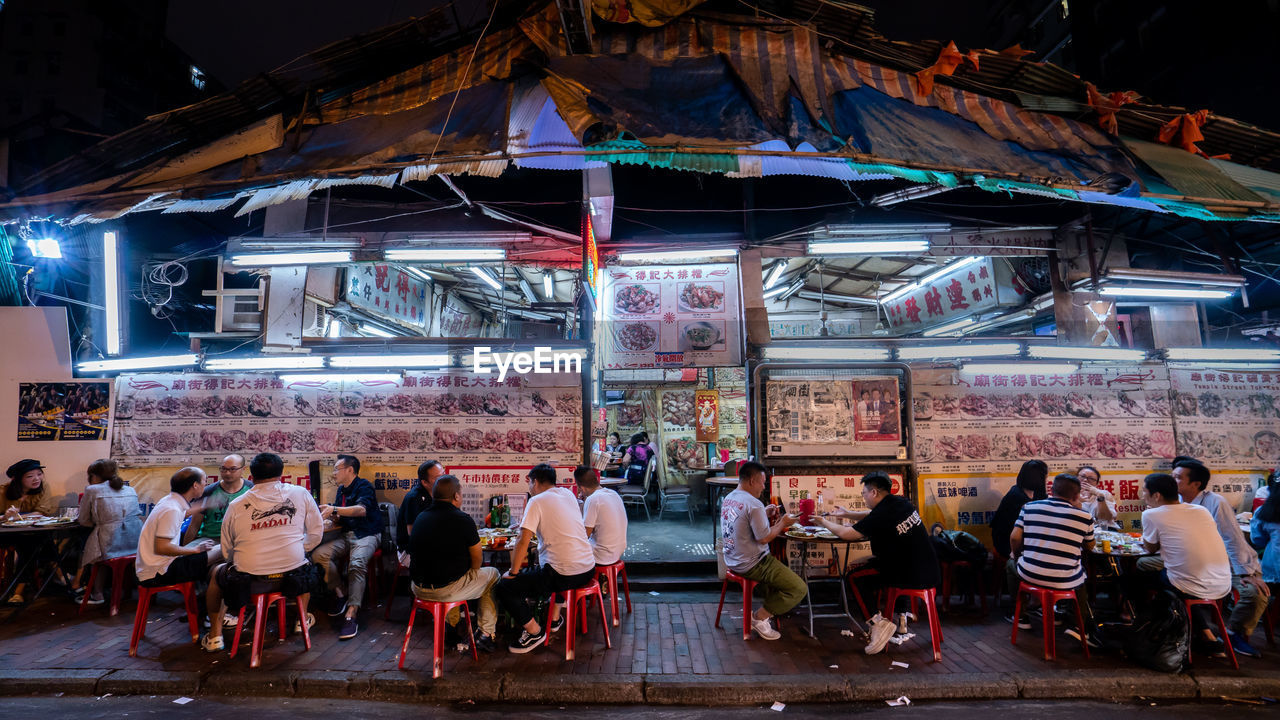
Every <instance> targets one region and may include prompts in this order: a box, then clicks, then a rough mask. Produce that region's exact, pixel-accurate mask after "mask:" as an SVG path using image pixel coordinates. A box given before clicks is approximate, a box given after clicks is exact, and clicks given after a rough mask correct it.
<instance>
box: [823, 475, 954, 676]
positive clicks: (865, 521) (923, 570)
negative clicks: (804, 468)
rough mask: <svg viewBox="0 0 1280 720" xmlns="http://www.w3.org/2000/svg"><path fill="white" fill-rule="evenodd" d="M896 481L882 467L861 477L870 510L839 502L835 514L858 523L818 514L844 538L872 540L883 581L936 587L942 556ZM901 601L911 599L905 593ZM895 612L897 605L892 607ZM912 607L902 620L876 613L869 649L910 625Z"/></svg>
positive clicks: (881, 645) (874, 562) (875, 564)
mask: <svg viewBox="0 0 1280 720" xmlns="http://www.w3.org/2000/svg"><path fill="white" fill-rule="evenodd" d="M892 490H893V481H891V480H890V479H889V476H888V475H886V474H884V473H883V472H879V471H876V472H870V473H867V474H866V475H864V476H863V477H862V499H863V500H864V501H865V502H866V503H867V508H869V509H867V510H856V511H852V512H851V511H848V510H845V509H843V508H836V512H834V513H832V515H833V516H835V517H841V518H849V519H850V520H853V521H854V524H853V527H845V526H844V525H840V524H838V523H835V522H832V521H831V520H828V519H826V518H821V517H820V518H818V522H819V523H821V524H822V525H823V526H824V527H826V528H827V529H828V530H830V531H831V532H833V533H835V534H836V535H838V536H840V537H841V538H843V539H845V540H864V539H865V540H870V541H871V554H872V555H873V556H874V559H873V560H872V566H873V567H875V568H876V570H878V571H879V577H878V579H879V582H880V583H881V584H882V585H883V586H884V587H896V588H908V589H913V590H918V589H924V588H931V587H937V585H938V581H939V573H938V558H937V556H936V555H934V553H933V544H932V543H931V542H930V541H929V533H928V531H927V530H925V527H924V522H923V521H922V520H921V519H920V513H919V512H917V511H916V508H915V506H914V505H912V504H911V501H909V500H907V499H906V498H904V497H902V496H900V495H894V494H893V493H892ZM900 601H901V602H904V603H905V602H909V600H908V598H901V599H900ZM888 611H889V615H890V617H892V616H893V613H894V608H888ZM907 616H908V614H907V613H903V614H902V615H901V616H899V619H898V624H897V625H895V624H894V623H893V621H892V620H889V619H886V618H884V617H883V616H881V615H880V614H876V616H875V617H873V618H871V622H870V626H871V642H870V643H868V644H867V654H868V655H874V654H876V653H878V652H880V651H881V650H883V649H884V646H885V645H886V644H888V642H889V638H891V637H893V634H894V631H895V630H896V631H898V632H899V633H905V632H906V631H907V628H906V625H907Z"/></svg>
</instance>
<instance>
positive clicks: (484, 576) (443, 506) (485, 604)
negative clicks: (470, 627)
mask: <svg viewBox="0 0 1280 720" xmlns="http://www.w3.org/2000/svg"><path fill="white" fill-rule="evenodd" d="M431 500H432V502H431V506H430V507H428V508H427V509H426V510H423V511H422V512H420V513H418V517H416V518H414V521H413V530H412V531H411V532H410V533H409V556H410V558H411V559H412V561H411V562H410V564H409V575H410V577H411V578H412V579H413V585H412V587H413V592H414V594H416V595H417V596H418V598H419V599H422V600H428V601H431V602H456V601H458V600H476V599H479V600H480V620H479V627H478V628H476V633H475V643H476V648H477V649H479V650H483V651H485V652H493V650H494V644H493V633H494V630H495V629H496V627H497V622H498V613H497V610H496V606H495V605H494V599H493V586H494V585H495V584H496V583H497V582H498V575H499V573H498V570H497V568H492V567H481V558H482V556H483V553H482V551H481V547H480V534H479V533H478V532H476V523H475V520H472V519H471V516H470V515H468V514H466V513H464V512H462V510H461V509H460V508H461V507H462V486H461V483H460V482H459V481H458V478H456V477H454V476H452V475H441V476H440V477H438V478H436V483H435V487H434V488H433V489H432V491H431ZM458 616H459V613H458V610H457V609H456V608H455V609H454V610H451V611H450V612H449V616H448V617H447V618H446V620H447V621H448V623H449V624H450V625H457V623H458Z"/></svg>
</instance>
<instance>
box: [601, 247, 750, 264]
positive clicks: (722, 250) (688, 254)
mask: <svg viewBox="0 0 1280 720" xmlns="http://www.w3.org/2000/svg"><path fill="white" fill-rule="evenodd" d="M737 254H738V248H736V247H715V248H706V249H705V250H658V251H656V252H655V251H626V252H619V253H618V259H619V260H621V261H623V262H655V263H656V262H664V261H667V260H707V259H710V258H717V257H736V256H737Z"/></svg>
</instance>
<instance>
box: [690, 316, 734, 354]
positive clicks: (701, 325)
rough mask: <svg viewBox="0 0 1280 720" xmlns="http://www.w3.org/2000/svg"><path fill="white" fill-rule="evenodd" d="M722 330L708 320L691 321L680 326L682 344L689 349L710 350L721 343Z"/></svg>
mask: <svg viewBox="0 0 1280 720" xmlns="http://www.w3.org/2000/svg"><path fill="white" fill-rule="evenodd" d="M723 334H724V333H723V332H722V331H721V328H720V327H717V325H713V324H711V323H709V322H701V321H699V322H691V323H689V324H687V325H683V326H681V328H680V336H681V339H682V341H683V342H682V343H681V344H682V345H683V346H685V347H688V348H689V349H690V350H710V349H711V348H713V347H715V346H716V345H718V344H720V343H721V338H722V336H723Z"/></svg>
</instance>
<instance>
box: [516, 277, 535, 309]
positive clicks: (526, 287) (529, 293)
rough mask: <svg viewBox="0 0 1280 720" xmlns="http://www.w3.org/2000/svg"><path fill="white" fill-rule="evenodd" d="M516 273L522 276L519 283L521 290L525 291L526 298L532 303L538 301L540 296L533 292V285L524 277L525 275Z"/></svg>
mask: <svg viewBox="0 0 1280 720" xmlns="http://www.w3.org/2000/svg"><path fill="white" fill-rule="evenodd" d="M516 274H517V275H519V276H520V282H519V283H518V284H519V285H520V292H522V293H524V299H525V300H528V301H529V302H531V303H535V302H538V296H537V295H534V294H533V286H532V285H530V284H529V281H528V280H525V279H524V275H521V274H520V273H516Z"/></svg>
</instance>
